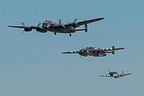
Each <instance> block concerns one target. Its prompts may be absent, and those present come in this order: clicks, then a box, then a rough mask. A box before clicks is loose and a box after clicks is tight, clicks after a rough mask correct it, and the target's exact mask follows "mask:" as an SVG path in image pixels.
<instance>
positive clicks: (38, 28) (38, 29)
mask: <svg viewBox="0 0 144 96" xmlns="http://www.w3.org/2000/svg"><path fill="white" fill-rule="evenodd" d="M40 25H41V22H39V23H38V25H37V26H36V31H37V33H39V31H40V30H41V28H40V27H39V26H40Z"/></svg>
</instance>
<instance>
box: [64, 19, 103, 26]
mask: <svg viewBox="0 0 144 96" xmlns="http://www.w3.org/2000/svg"><path fill="white" fill-rule="evenodd" d="M103 19H104V18H95V19H91V20H85V21H80V22H76V24H77V25H78V26H81V25H85V24H89V23H93V22H96V21H100V20H103ZM65 26H73V23H70V24H65Z"/></svg>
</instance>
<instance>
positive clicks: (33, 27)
mask: <svg viewBox="0 0 144 96" xmlns="http://www.w3.org/2000/svg"><path fill="white" fill-rule="evenodd" d="M8 27H12V28H25V26H8ZM26 27H28V28H32V29H36V27H35V26H26Z"/></svg>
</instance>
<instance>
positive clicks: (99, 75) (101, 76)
mask: <svg viewBox="0 0 144 96" xmlns="http://www.w3.org/2000/svg"><path fill="white" fill-rule="evenodd" d="M98 76H100V77H112V76H110V75H98Z"/></svg>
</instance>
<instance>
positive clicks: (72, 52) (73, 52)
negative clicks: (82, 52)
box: [62, 51, 79, 54]
mask: <svg viewBox="0 0 144 96" xmlns="http://www.w3.org/2000/svg"><path fill="white" fill-rule="evenodd" d="M76 53H79V51H70V52H62V54H76Z"/></svg>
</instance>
